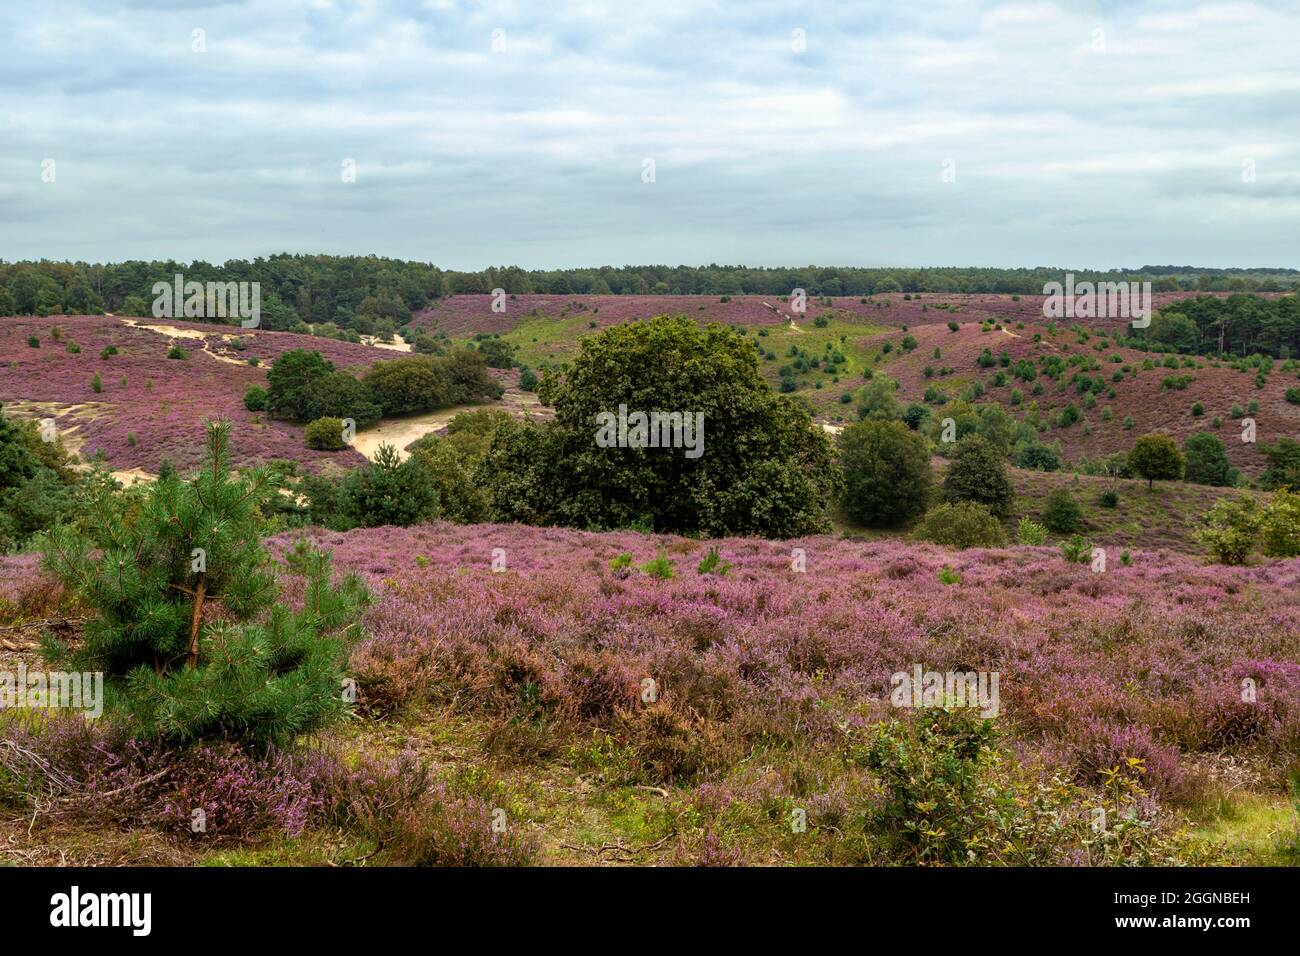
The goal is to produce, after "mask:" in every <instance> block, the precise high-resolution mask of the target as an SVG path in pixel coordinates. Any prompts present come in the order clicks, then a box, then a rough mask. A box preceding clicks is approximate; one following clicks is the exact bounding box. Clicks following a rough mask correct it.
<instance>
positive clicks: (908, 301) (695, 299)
mask: <svg viewBox="0 0 1300 956" xmlns="http://www.w3.org/2000/svg"><path fill="white" fill-rule="evenodd" d="M1191 294H1192V293H1183V292H1157V293H1153V294H1152V296H1151V300H1152V306H1153V307H1154V308H1162V307H1163V306H1166V305H1168V304H1169V303H1171V302H1175V301H1177V300H1179V299H1183V298H1187V297H1188V296H1189V295H1191ZM904 296H906V298H904ZM1043 299H1044V297H1043V296H1041V295H1014V296H1013V295H1003V294H998V293H940V292H926V293H919V292H918V293H915V294H913V293H903V292H882V293H877V294H875V295H871V296H816V295H809V296H808V299H807V309H806V311H805V312H804V313H802V314H796V313H794V312H793V311H792V310H791V305H790V302H789V301H788V299H787V297H786V296H762V295H734V296H718V295H553V294H543V293H524V294H519V295H510V296H507V298H506V310H505V312H494V311H493V310H492V304H493V301H494V298H493V296H491V295H488V294H482V293H478V294H460V295H452V296H448V297H447V298H445V299H441V300H439V301H438V302H436V303H434V304H433V305H432V306H430V307H429V308H427V309H425V310H423V311H422V312H420V313H419V314H418V315H417V316H416V317H415V319H414V320H413V322H412V324H413V325H415V326H417V327H419V328H432V329H436V330H438V331H440V332H445V333H446V334H447V335H449V336H452V337H453V338H455V337H461V336H471V335H474V334H475V333H478V332H497V333H502V332H509V331H511V330H513V329H515V328H516V327H518V326H519V325H520V324H522V323H525V322H527V321H528V320H530V319H536V318H551V319H571V320H575V321H576V320H582V321H583V324H584V325H586V324H589V323H591V322H594V323H596V325H597V326H605V325H617V324H619V323H620V322H627V321H629V320H634V319H648V318H650V317H651V316H655V315H663V314H664V313H682V314H684V315H690V316H694V317H696V318H698V319H700V320H702V321H706V322H720V323H723V324H725V325H753V326H760V325H780V324H783V323H788V322H790V320H791V319H793V320H795V321H796V322H798V323H799V324H803V323H805V322H812V321H813V320H815V319H816V318H817V317H818V316H819V315H826V316H836V315H842V316H844V317H847V318H850V319H851V320H853V321H856V322H860V323H864V324H868V325H877V324H880V325H907V326H914V325H925V324H927V323H931V322H946V321H947V320H948V316H947V314H945V313H946V312H947V311H949V310H951V311H953V312H956V313H957V314H960V315H961V316H963V321H968V322H970V321H974V322H982V321H986V320H988V321H994V322H1003V323H1005V322H1038V321H1041V319H1042V317H1043ZM724 300H725V301H724ZM1080 322H1081V323H1082V324H1085V325H1087V324H1094V323H1095V324H1096V325H1098V326H1099V327H1104V326H1105V324H1106V322H1107V320H1104V319H1102V320H1088V319H1082V320H1080Z"/></svg>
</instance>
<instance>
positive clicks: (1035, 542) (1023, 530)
mask: <svg viewBox="0 0 1300 956" xmlns="http://www.w3.org/2000/svg"><path fill="white" fill-rule="evenodd" d="M1018 530H1019V538H1020V543H1021V544H1026V545H1032V546H1034V547H1037V546H1039V545H1043V544H1046V543H1047V529H1046V528H1045V527H1043V526H1042V525H1041V524H1039V523H1038V522H1037V521H1034V520H1033V519H1032V518H1021V519H1020V527H1019V529H1018Z"/></svg>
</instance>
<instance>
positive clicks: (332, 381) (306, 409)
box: [299, 372, 383, 428]
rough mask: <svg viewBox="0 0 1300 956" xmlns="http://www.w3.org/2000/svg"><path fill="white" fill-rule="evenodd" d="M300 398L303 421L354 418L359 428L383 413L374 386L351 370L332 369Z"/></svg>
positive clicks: (377, 418) (307, 387) (313, 382)
mask: <svg viewBox="0 0 1300 956" xmlns="http://www.w3.org/2000/svg"><path fill="white" fill-rule="evenodd" d="M299 398H300V401H301V412H302V420H303V421H308V422H314V421H315V420H316V419H318V418H350V419H352V420H353V422H355V424H356V426H357V428H365V427H366V426H367V425H373V424H374V423H375V422H377V421H379V419H380V418H381V417H383V415H382V409H381V408H380V407H379V405H378V403H376V402H375V400H374V396H373V395H372V393H371V391H370V389H369V388H367V387H366V385H365V383H364V382H361V381H359V380H357V379H355V378H353V377H352V376H351V375H349V374H348V373H347V372H328V373H326V374H325V375H321V376H319V377H318V378H315V379H312V381H310V382H309V383H308V384H307V385H306V386H305V387H304V388H303V390H302V392H301V393H299Z"/></svg>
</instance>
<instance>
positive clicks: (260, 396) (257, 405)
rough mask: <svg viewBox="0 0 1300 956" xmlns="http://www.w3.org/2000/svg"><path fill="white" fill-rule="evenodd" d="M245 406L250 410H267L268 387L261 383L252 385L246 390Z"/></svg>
mask: <svg viewBox="0 0 1300 956" xmlns="http://www.w3.org/2000/svg"><path fill="white" fill-rule="evenodd" d="M244 407H245V408H247V409H248V410H249V411H250V412H262V411H266V389H264V388H262V386H260V385H250V386H248V390H247V391H246V392H244Z"/></svg>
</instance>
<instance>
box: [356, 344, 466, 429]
mask: <svg viewBox="0 0 1300 956" xmlns="http://www.w3.org/2000/svg"><path fill="white" fill-rule="evenodd" d="M363 382H364V384H365V386H366V388H368V389H369V390H370V395H371V397H372V398H373V400H374V401H375V402H377V403H378V404H379V407H380V409H381V410H382V411H383V414H385V415H409V414H411V413H413V412H422V411H430V410H432V409H437V408H445V407H446V406H448V405H450V404H451V376H450V375H449V374H448V372H447V369H446V368H445V367H444V366H443V363H442V360H441V359H439V358H438V357H436V356H433V355H412V356H409V357H406V358H399V359H394V360H392V361H389V362H376V363H375V364H374V365H373V366H371V368H370V371H369V372H367V373H366V376H365V378H364V379H363Z"/></svg>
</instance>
